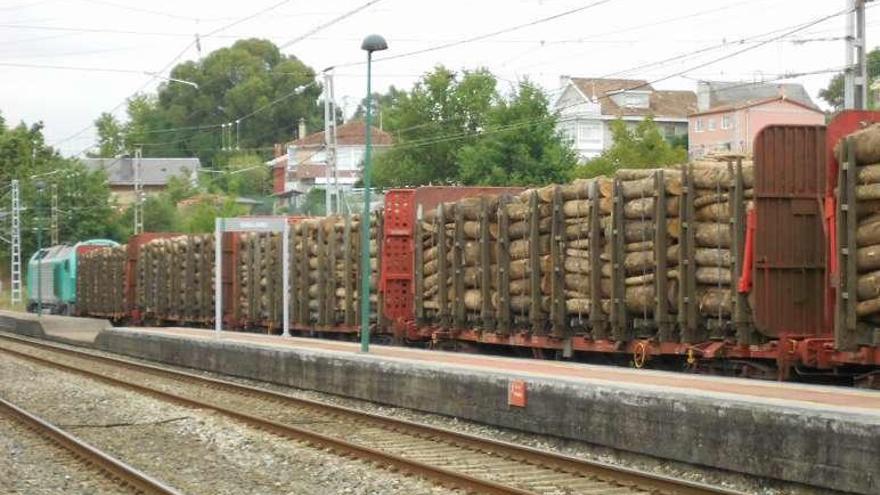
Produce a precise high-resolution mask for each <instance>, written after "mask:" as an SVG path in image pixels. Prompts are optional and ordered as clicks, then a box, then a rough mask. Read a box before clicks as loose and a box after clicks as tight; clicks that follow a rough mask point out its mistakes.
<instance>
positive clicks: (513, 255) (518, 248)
mask: <svg viewBox="0 0 880 495" xmlns="http://www.w3.org/2000/svg"><path fill="white" fill-rule="evenodd" d="M531 243H532V241H531V239H517V240H515V241H513V242H511V243H510V249H509V250H508V251H509V253H510V259H521V258H525V257H527V256H528V255H529V246H530V245H531ZM538 252H539V253H541V254H545V253H548V252H550V236H547V235H542V236H540V237H539V238H538Z"/></svg>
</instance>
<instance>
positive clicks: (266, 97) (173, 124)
mask: <svg viewBox="0 0 880 495" xmlns="http://www.w3.org/2000/svg"><path fill="white" fill-rule="evenodd" d="M170 77H172V78H175V79H181V80H185V81H192V82H194V83H196V84H198V86H199V87H198V88H194V87H192V86H190V85H187V84H181V83H176V82H168V83H163V84H162V85H160V86H159V90H158V94H156V95H155V96H153V95H138V96H137V97H134V98H132V99H131V100H130V101H129V105H128V122H127V123H126V125H125V126H124V128H123V129H122V130H121V131H120V133H121V134H122V135H123V142H124V145H125V148H126V150H127V151H128V152H133V151H134V149H135V148H136V147H138V146H140V147H142V149H143V153H144V156H198V157H199V158H201V160H202V163H204V164H206V165H207V164H212V163H215V162H216V163H218V164H223V163H225V161H226V159H227V156H226V155H225V154H224V153H223V152H221V151H220V150H221V148H223V147H224V145H225V146H227V147H228V146H230V145H231V146H234V147H235V148H237V149H259V150H260V151H262V152H263V155H264V157H265V156H268V155H269V154H270V153H271V149H272V145H273V144H274V143H277V142H282V141H285V140H289V139H290V137H291V136H292V134H293V131H294V129H295V127H296V125H297V123H298V122H299V119H300V118H304V119H305V120H306V123H307V125H308V126H309V127H310V128H312V129H315V128H318V127H322V126H323V109H322V108H321V106H320V105H319V103H318V97H319V95H320V94H321V87H320V85H319V84H317V83H316V82H315V71H314V70H313V69H312V68H310V67H308V66H307V65H305V64H304V63H303V62H302V61H300V60H299V59H297V58H296V57H294V56H292V55H284V54H282V53H281V52H280V50H279V49H278V47H277V46H275V45H274V44H272V43H271V42H270V41H267V40H260V39H246V40H239V41H237V42H235V43H234V44H233V45H232V46H230V47H225V48H221V49H219V50H216V51H214V52H211V53H210V54H209V55H207V56H206V57H204V58H203V59H200V60H198V61H187V62H184V63H181V64H178V65H177V66H176V67H174V68H173V69H172V70H171V74H170ZM245 116H247V118H246V119H244V120H241V122H240V123H239V124H238V125H236V120H237V119H240V118H243V117H245ZM230 122H231V123H232V128H231V129H230V131H229V132H228V133H226V134H227V135H226V137H225V138H224V137H221V136H222V134H224V133H223V132H221V127H220V125H221V124H226V123H230ZM98 131H99V143H103V142H113V141H114V140H115V139H116V138H115V137H114V133H115V132H116V131H115V130H114V129H113V128H112V127H105V128H104V130H103V131H102V129H101V128H99V129H98Z"/></svg>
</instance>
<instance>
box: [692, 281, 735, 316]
mask: <svg viewBox="0 0 880 495" xmlns="http://www.w3.org/2000/svg"><path fill="white" fill-rule="evenodd" d="M697 301H699V312H700V314H702V315H706V316H718V315H719V314H721V316H730V312H731V309H732V308H733V294H732V291H730V290H729V289H718V288H717V287H699V288H698V289H697Z"/></svg>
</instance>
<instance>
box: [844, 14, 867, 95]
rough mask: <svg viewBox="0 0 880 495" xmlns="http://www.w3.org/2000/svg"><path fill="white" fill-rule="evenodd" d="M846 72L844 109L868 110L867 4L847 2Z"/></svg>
mask: <svg viewBox="0 0 880 495" xmlns="http://www.w3.org/2000/svg"><path fill="white" fill-rule="evenodd" d="M846 2H847V9H848V12H847V14H846V71H845V73H844V85H843V108H845V109H855V110H865V109H867V108H868V64H867V63H866V58H865V57H866V54H865V46H866V42H865V2H866V0H846Z"/></svg>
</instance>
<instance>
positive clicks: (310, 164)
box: [267, 120, 393, 203]
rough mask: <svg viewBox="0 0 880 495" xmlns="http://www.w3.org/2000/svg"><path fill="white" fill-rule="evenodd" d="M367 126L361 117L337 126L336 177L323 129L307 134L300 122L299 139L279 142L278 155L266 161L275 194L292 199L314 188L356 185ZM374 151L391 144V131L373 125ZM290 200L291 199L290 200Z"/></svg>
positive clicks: (362, 156) (348, 187)
mask: <svg viewBox="0 0 880 495" xmlns="http://www.w3.org/2000/svg"><path fill="white" fill-rule="evenodd" d="M366 131H367V127H366V125H365V124H364V122H363V121H361V120H351V121H349V122H346V123H345V124H343V125H340V126H339V127H338V128H337V129H336V143H337V144H336V178H331V177H330V175H329V174H330V173H331V170H330V167H328V165H327V150H326V146H325V145H324V132H323V131H321V132H315V133H312V134H308V135H307V134H306V132H305V129H304V125H303V124H301V128H300V131H299V135H300V136H302V137H300V138H299V139H297V140H295V141H292V142H290V143H287V144H286V145H280V146H278V147H277V149H276V155H277V156H276V157H275V158H274V159H273V160H270V161H269V162H267V165H270V166H272V167H273V170H274V173H273V175H274V188H273V189H274V192H275V195H276V196H279V197H282V198H288V199H289V198H291V197H293V196H295V195H301V194H307V193H308V192H309V191H310V190H311V189H312V188H314V187H320V188H323V187H327V185H328V181H331V182H330V184H331V185H335V184H336V183H338V185H339V188H340V190H342V191H345V190H349V189H351V188H352V187H354V185H355V183H357V181H358V180H360V177H361V162H363V159H364V152H365V150H366ZM371 134H372V144H373V153H374V154H379V153H382V152H383V151H385V150H387V149H388V148H390V147H391V144H392V142H393V139H392V136H391V134H389V133H387V132H384V131H382V130H380V129H377V128H376V127H372V132H371ZM288 203H290V201H288Z"/></svg>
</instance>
